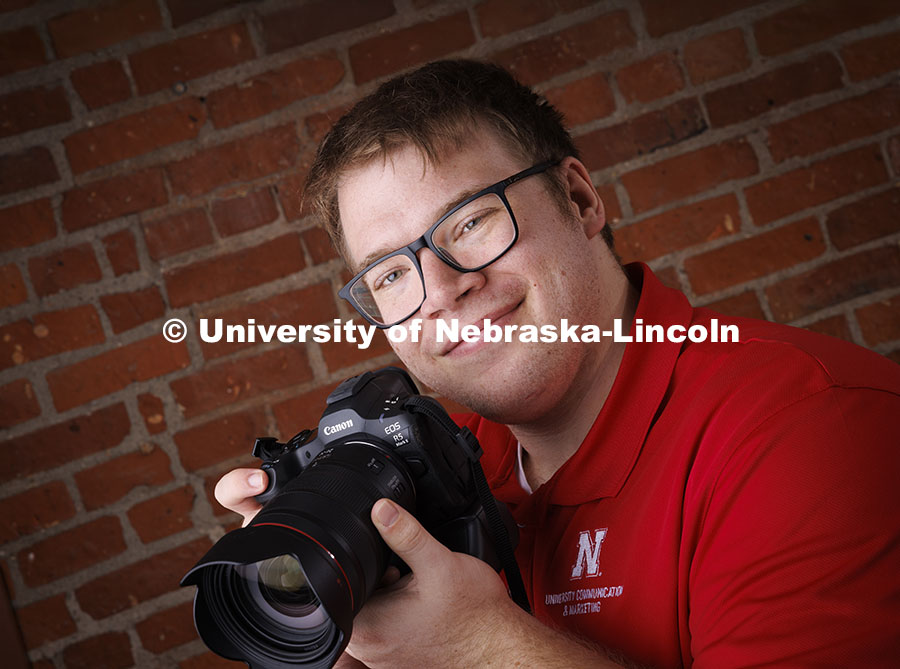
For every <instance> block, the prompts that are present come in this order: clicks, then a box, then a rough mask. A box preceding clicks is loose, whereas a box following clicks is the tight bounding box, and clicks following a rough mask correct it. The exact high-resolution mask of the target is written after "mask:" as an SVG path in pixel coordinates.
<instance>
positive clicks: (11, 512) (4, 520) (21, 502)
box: [0, 481, 75, 543]
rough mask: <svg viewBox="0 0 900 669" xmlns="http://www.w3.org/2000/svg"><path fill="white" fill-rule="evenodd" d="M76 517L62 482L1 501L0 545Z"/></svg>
mask: <svg viewBox="0 0 900 669" xmlns="http://www.w3.org/2000/svg"><path fill="white" fill-rule="evenodd" d="M74 515H75V504H74V503H73V502H72V498H71V497H70V496H69V493H68V491H67V490H66V485H65V484H64V483H63V482H62V481H52V482H51V483H46V484H44V485H42V486H38V487H36V488H31V489H29V490H26V491H25V492H22V493H19V494H18V495H13V496H11V497H7V498H6V499H3V500H0V542H3V543H6V542H7V541H12V540H13V539H18V538H19V537H24V536H26V535H28V534H32V533H34V532H37V531H39V530H43V529H46V528H49V527H53V526H54V525H58V524H59V523H61V522H62V521H64V520H68V519H69V518H72V517H73V516H74Z"/></svg>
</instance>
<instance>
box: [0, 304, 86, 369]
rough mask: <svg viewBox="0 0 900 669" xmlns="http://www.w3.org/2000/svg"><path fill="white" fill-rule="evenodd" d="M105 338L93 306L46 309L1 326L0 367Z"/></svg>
mask: <svg viewBox="0 0 900 669" xmlns="http://www.w3.org/2000/svg"><path fill="white" fill-rule="evenodd" d="M103 340H104V336H103V327H102V326H101V325H100V317H99V316H98V315H97V310H96V309H94V307H93V305H90V304H83V305H81V306H78V307H72V308H69V309H60V310H58V311H46V312H44V313H39V314H35V315H33V316H31V317H30V318H27V319H22V320H19V321H16V322H14V323H10V324H9V325H4V326H2V327H0V369H6V368H7V367H12V366H13V365H21V364H24V363H26V362H30V361H32V360H39V359H41V358H45V357H47V356H48V355H56V354H57V353H62V352H64V351H72V350H75V349H78V348H84V347H85V346H93V345H94V344H99V343H101V342H102V341H103Z"/></svg>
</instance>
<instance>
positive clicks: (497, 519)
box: [405, 395, 532, 614]
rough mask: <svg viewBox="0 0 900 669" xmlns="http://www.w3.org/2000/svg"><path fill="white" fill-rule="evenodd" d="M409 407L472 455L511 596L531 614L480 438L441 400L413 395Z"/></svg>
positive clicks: (478, 489)
mask: <svg viewBox="0 0 900 669" xmlns="http://www.w3.org/2000/svg"><path fill="white" fill-rule="evenodd" d="M405 407H406V409H407V410H409V411H410V412H411V413H421V414H425V415H426V416H428V417H429V418H431V419H432V420H433V421H434V422H435V423H437V424H438V425H440V426H441V429H443V430H445V431H446V432H447V434H449V435H450V436H451V437H452V438H453V440H454V441H456V443H458V444H459V445H460V446H461V447H462V449H463V451H464V452H465V453H466V454H467V455H468V456H469V463H470V465H471V468H472V478H473V480H474V482H475V490H476V492H477V493H478V500H479V501H480V502H481V506H482V508H484V515H485V517H486V518H487V521H488V531H489V532H490V533H491V538H493V540H494V545H495V546H496V547H497V553H498V557H499V558H500V564H501V565H502V566H503V571H504V573H505V574H506V584H507V586H508V587H509V596H510V597H511V598H512V600H513V601H514V602H515V603H516V604H518V605H519V607H520V608H521V609H523V610H524V611H525V612H526V613H529V614H530V613H531V612H532V611H531V605H530V604H529V602H528V595H527V594H526V592H525V583H524V581H523V580H522V573H521V572H520V571H519V563H518V562H516V555H515V550H514V549H513V545H512V542H511V541H510V539H509V532H507V530H506V525H505V523H504V522H503V517H502V516H501V515H500V510H499V509H498V508H497V500H496V499H494V495H493V493H492V492H491V488H490V486H489V485H488V482H487V478H486V477H485V475H484V470H483V469H482V468H481V463H480V462H478V460H479V458H481V455H482V453H483V451H482V450H481V445H480V444H479V443H478V439H476V438H475V435H474V434H472V432H471V431H470V430H469V428H467V427H464V428H462V429H460V427H459V426H458V425H457V424H456V423H454V422H453V420H452V419H451V418H450V416H448V415H447V412H446V411H444V408H443V407H442V406H441V405H440V404H439V403H438V401H437V400H435V399H433V398H431V397H427V396H423V395H412V396H411V397H409V398H408V399H407V400H406V403H405Z"/></svg>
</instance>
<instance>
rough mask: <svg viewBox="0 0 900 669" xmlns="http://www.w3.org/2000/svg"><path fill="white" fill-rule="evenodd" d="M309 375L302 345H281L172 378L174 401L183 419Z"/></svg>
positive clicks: (293, 383)
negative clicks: (250, 356) (249, 356)
mask: <svg viewBox="0 0 900 669" xmlns="http://www.w3.org/2000/svg"><path fill="white" fill-rule="evenodd" d="M311 378H312V370H311V369H310V367H309V360H308V359H307V357H306V352H305V351H304V348H303V347H302V346H300V345H289V346H282V347H281V348H277V349H273V350H271V351H267V352H266V353H262V354H260V355H257V356H254V357H252V358H242V359H240V360H236V361H233V362H226V363H224V364H221V365H216V366H209V367H206V368H205V369H204V370H203V371H201V372H197V373H196V374H192V375H190V376H186V377H183V378H180V379H176V380H175V381H173V382H172V383H171V387H172V392H173V393H175V400H176V402H178V405H179V406H180V407H181V410H182V413H183V414H184V415H185V417H187V418H191V417H193V416H196V415H198V414H201V413H204V412H206V411H210V410H212V409H217V408H219V407H222V406H226V405H228V404H232V403H234V402H237V401H240V400H244V399H247V398H250V397H256V396H258V395H261V394H264V393H267V392H270V391H272V390H278V389H279V388H284V387H285V386H292V385H295V384H298V383H303V382H304V381H308V380H310V379H311Z"/></svg>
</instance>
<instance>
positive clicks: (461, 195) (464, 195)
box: [354, 184, 491, 274]
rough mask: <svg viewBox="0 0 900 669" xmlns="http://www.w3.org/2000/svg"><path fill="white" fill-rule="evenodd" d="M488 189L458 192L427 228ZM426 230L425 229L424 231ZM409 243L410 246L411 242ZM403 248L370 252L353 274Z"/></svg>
mask: <svg viewBox="0 0 900 669" xmlns="http://www.w3.org/2000/svg"><path fill="white" fill-rule="evenodd" d="M490 187H491V184H488V185H487V186H475V187H474V188H468V189H466V190H463V191H460V192H458V193H457V194H456V195H454V196H453V197H451V198H449V199H448V200H447V201H446V202H445V203H444V204H443V205H441V206H440V207H438V208H437V210H436V212H435V213H433V214H432V215H431V223H430V224H429V226H428V228H430V227H431V226H432V225H434V224H435V223H436V222H437V221H438V220H439V219H440V218H441V216H443V215H444V214H446V213H447V212H448V211H450V210H451V209H453V207H455V206H456V205H458V204H460V203H461V202H463V201H465V200H466V199H468V198H470V197H472V196H473V195H475V193H480V192H481V191H483V190H484V189H485V188H490ZM428 228H426V230H427V229H428ZM409 243H410V244H411V243H412V241H411V242H409ZM405 246H407V244H403V245H402V246H400V247H396V248H389V247H385V246H382V247H380V248H378V249H376V250H375V251H372V252H371V253H370V254H369V255H367V256H366V257H365V258H363V261H362V262H361V263H360V264H359V265H358V266H357V267H356V268H355V269H354V274H359V273H360V272H361V271H363V270H364V269H365V268H366V267H368V266H369V265H370V264H372V263H373V262H375V261H376V260H378V259H379V258H383V257H384V256H386V255H388V254H390V253H393V252H394V251H399V250H400V249H402V248H404V247H405Z"/></svg>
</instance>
